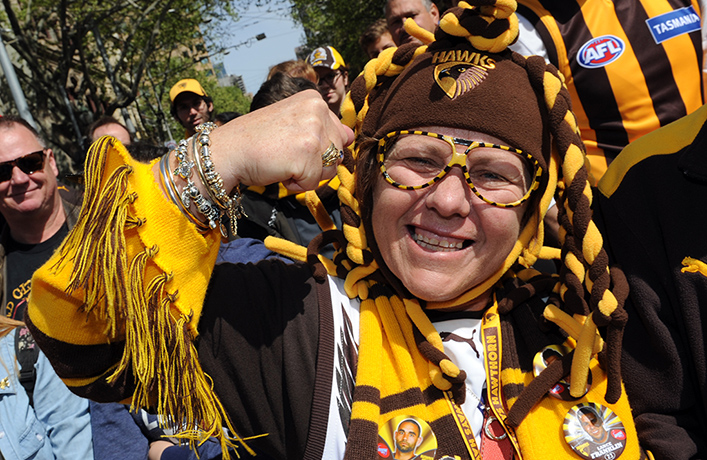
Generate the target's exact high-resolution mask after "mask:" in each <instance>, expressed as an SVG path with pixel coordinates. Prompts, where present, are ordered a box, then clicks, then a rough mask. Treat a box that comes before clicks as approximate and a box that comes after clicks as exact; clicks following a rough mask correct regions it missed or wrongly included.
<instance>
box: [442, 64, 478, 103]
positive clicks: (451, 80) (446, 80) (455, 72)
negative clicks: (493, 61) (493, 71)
mask: <svg viewBox="0 0 707 460" xmlns="http://www.w3.org/2000/svg"><path fill="white" fill-rule="evenodd" d="M488 74H489V72H488V70H487V69H486V68H485V67H483V66H480V65H475V64H469V63H467V62H445V63H444V64H440V65H438V66H437V67H435V71H434V76H435V81H436V82H437V84H438V85H439V87H440V88H442V90H443V91H444V92H445V93H446V94H447V96H449V97H450V98H451V99H452V100H454V99H456V98H457V97H459V96H461V95H462V94H464V93H466V92H467V91H471V90H472V89H474V88H476V87H477V86H479V85H480V84H481V82H482V81H484V79H485V78H486V77H487V76H488Z"/></svg>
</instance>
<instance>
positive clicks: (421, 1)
mask: <svg viewBox="0 0 707 460" xmlns="http://www.w3.org/2000/svg"><path fill="white" fill-rule="evenodd" d="M408 18H411V19H412V20H414V21H415V23H416V24H417V25H418V26H419V27H420V28H421V29H423V30H426V31H427V32H429V33H430V35H431V34H433V33H434V31H435V29H436V28H437V24H438V23H439V9H437V5H435V4H434V3H432V0H388V1H387V2H386V4H385V20H386V23H387V24H388V30H389V31H390V35H391V36H392V37H393V42H395V44H396V45H397V46H400V45H402V44H404V43H417V44H418V45H419V44H421V43H422V42H421V41H420V40H419V39H417V38H415V37H414V36H412V35H410V34H409V33H407V32H406V31H405V29H404V28H403V23H404V22H405V20H406V19H408Z"/></svg>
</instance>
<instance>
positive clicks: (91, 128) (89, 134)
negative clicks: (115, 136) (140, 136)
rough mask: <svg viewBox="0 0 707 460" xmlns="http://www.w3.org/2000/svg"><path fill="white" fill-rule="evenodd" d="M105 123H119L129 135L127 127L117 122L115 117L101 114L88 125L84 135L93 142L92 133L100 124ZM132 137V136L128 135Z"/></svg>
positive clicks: (103, 124)
mask: <svg viewBox="0 0 707 460" xmlns="http://www.w3.org/2000/svg"><path fill="white" fill-rule="evenodd" d="M105 125H119V126H122V127H123V128H124V129H125V131H127V133H128V136H130V131H129V130H128V127H127V126H125V125H124V124H122V123H121V122H119V121H118V120H117V119H116V118H114V117H111V116H110V115H103V116H102V117H100V118H99V119H98V120H96V121H94V122H93V123H91V124H90V125H88V129H87V130H86V137H88V139H89V140H90V141H91V142H93V133H94V132H95V131H96V130H97V129H98V128H100V127H101V126H105ZM130 137H132V136H130Z"/></svg>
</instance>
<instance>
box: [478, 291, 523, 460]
mask: <svg viewBox="0 0 707 460" xmlns="http://www.w3.org/2000/svg"><path fill="white" fill-rule="evenodd" d="M481 339H482V340H483V343H484V358H485V359H484V363H485V365H486V386H487V388H488V391H487V398H488V404H489V406H490V407H491V410H492V411H493V413H494V415H495V417H496V419H497V420H498V422H499V423H500V424H501V425H502V426H503V429H504V430H505V432H506V433H507V434H508V437H509V438H510V440H511V443H512V444H513V449H514V450H515V455H516V458H517V459H521V458H522V457H521V455H520V447H519V446H518V439H517V438H516V434H515V431H514V430H513V428H511V427H509V426H507V425H506V424H505V422H504V420H505V419H506V408H505V407H504V405H503V396H502V395H501V350H502V348H501V321H500V318H499V316H498V303H497V302H496V296H495V295H494V299H493V305H492V306H491V307H489V309H488V310H487V311H486V312H485V313H484V318H483V321H482V323H481Z"/></svg>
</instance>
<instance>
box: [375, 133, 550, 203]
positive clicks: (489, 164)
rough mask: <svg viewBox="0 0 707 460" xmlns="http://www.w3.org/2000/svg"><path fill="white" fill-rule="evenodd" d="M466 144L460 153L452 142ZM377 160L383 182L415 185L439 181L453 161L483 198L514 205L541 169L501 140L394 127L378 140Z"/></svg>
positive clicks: (413, 187)
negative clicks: (475, 138)
mask: <svg viewBox="0 0 707 460" xmlns="http://www.w3.org/2000/svg"><path fill="white" fill-rule="evenodd" d="M458 145H462V146H464V147H466V150H464V151H463V152H461V151H457V146H458ZM378 165H379V167H380V170H381V173H382V174H383V177H384V178H385V180H386V181H388V183H390V184H391V185H393V186H395V187H397V188H400V189H403V190H419V189H422V188H425V187H429V186H431V185H433V184H434V183H436V182H439V181H440V180H442V179H443V178H444V176H445V175H447V173H448V172H449V171H451V170H452V168H453V167H454V166H455V165H456V166H459V167H460V168H461V170H462V172H463V173H464V178H465V179H466V182H467V183H468V184H469V187H471V190H472V191H473V192H474V194H476V196H478V197H479V198H481V199H482V200H484V201H485V202H486V203H488V204H491V205H494V206H499V207H513V206H519V205H521V204H522V203H523V202H525V201H526V200H527V199H528V198H529V197H530V194H531V193H532V191H533V190H535V189H536V188H537V187H538V179H539V178H540V175H541V174H542V168H540V166H539V165H538V162H537V161H536V160H535V159H534V158H533V157H532V156H531V155H529V154H527V153H524V152H523V151H521V150H518V149H515V148H513V147H508V146H504V145H497V144H492V143H488V142H478V141H471V140H468V139H461V138H458V137H451V136H445V135H442V134H436V133H429V132H425V131H394V132H392V133H389V134H387V135H385V136H384V137H383V138H382V139H381V140H380V141H379V142H378Z"/></svg>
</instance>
